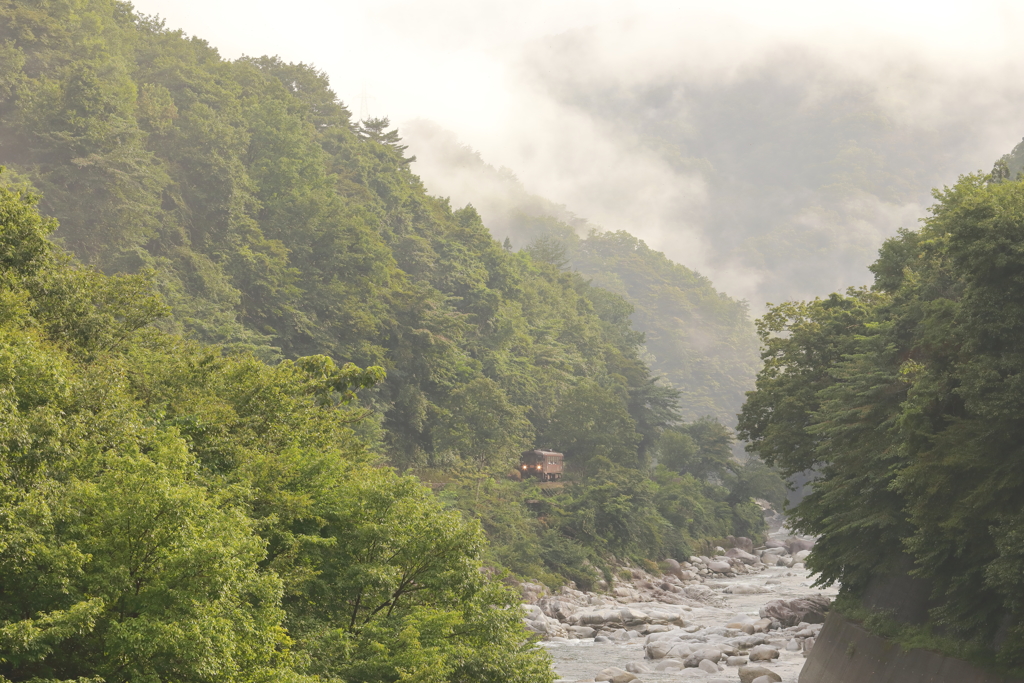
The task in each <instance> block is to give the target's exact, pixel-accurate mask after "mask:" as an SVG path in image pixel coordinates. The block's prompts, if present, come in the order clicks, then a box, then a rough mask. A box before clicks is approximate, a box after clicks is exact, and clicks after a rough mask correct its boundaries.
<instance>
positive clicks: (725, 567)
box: [708, 560, 732, 574]
mask: <svg viewBox="0 0 1024 683" xmlns="http://www.w3.org/2000/svg"><path fill="white" fill-rule="evenodd" d="M708 569H710V570H711V571H713V572H714V573H716V574H726V573H728V572H729V571H731V570H732V565H730V564H729V563H728V562H717V561H715V560H711V561H709V562H708Z"/></svg>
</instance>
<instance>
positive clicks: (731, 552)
mask: <svg viewBox="0 0 1024 683" xmlns="http://www.w3.org/2000/svg"><path fill="white" fill-rule="evenodd" d="M725 556H726V557H731V558H733V559H734V560H739V561H740V562H742V563H743V564H754V563H755V562H757V555H752V554H750V553H748V552H747V551H746V550H740V549H739V548H729V549H728V550H726V551H725Z"/></svg>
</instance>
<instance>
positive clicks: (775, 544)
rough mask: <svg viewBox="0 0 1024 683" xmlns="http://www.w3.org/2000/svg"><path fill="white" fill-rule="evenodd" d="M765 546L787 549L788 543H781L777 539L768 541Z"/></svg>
mask: <svg viewBox="0 0 1024 683" xmlns="http://www.w3.org/2000/svg"><path fill="white" fill-rule="evenodd" d="M764 545H765V547H766V548H785V547H786V542H785V541H780V540H779V539H777V538H769V539H768V541H767V542H766V543H765V544H764Z"/></svg>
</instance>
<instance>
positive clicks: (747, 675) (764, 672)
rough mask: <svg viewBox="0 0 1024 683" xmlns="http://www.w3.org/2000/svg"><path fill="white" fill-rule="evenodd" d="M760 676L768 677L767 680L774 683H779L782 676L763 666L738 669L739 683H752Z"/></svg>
mask: <svg viewBox="0 0 1024 683" xmlns="http://www.w3.org/2000/svg"><path fill="white" fill-rule="evenodd" d="M761 676H768V678H769V679H770V680H772V681H775V683H780V681H782V676H780V675H779V674H777V673H775V672H774V671H772V670H771V669H766V668H764V667H763V666H741V667H740V683H754V680H755V679H757V678H760V677H761Z"/></svg>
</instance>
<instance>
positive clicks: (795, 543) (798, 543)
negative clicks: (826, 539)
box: [786, 538, 814, 555]
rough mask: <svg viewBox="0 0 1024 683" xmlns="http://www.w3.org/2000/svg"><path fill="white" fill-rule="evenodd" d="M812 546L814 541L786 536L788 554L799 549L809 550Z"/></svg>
mask: <svg viewBox="0 0 1024 683" xmlns="http://www.w3.org/2000/svg"><path fill="white" fill-rule="evenodd" d="M813 547H814V541H807V540H804V539H802V538H787V539H786V550H788V551H789V552H790V554H791V555H792V554H795V553H798V552H800V551H801V550H810V549H811V548H813Z"/></svg>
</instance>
